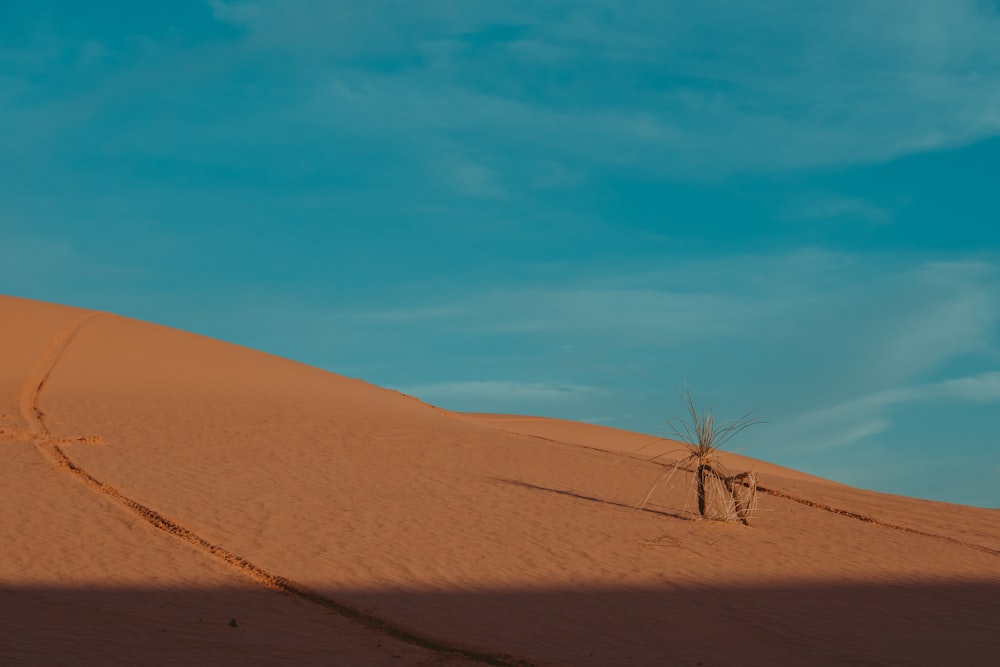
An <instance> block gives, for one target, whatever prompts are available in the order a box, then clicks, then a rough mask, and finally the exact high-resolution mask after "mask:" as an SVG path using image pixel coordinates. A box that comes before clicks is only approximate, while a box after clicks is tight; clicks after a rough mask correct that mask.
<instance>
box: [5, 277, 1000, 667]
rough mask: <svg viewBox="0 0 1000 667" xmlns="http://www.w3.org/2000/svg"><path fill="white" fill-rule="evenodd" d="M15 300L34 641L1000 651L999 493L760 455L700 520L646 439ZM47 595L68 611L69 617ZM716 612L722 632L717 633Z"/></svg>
mask: <svg viewBox="0 0 1000 667" xmlns="http://www.w3.org/2000/svg"><path fill="white" fill-rule="evenodd" d="M0 316H2V319H3V321H4V322H5V323H7V324H8V326H6V327H4V328H3V330H2V331H0V355H2V357H0V360H2V364H0V368H2V369H3V370H2V371H0V401H2V403H0V455H2V456H3V463H4V465H3V466H2V467H0V471H2V472H0V475H2V476H3V477H2V480H0V488H2V489H3V490H2V491H0V494H2V498H0V543H3V544H4V545H5V547H4V549H3V551H2V552H0V608H2V609H3V610H4V611H2V612H0V619H2V621H0V624H2V625H0V630H2V632H0V655H8V656H12V657H13V658H14V661H15V664H44V663H45V657H46V655H48V653H50V652H53V651H55V652H58V653H59V654H60V655H64V657H67V659H69V657H72V658H73V659H74V660H75V661H77V662H78V664H86V663H92V664H133V663H134V662H137V661H138V662H142V661H151V662H152V663H154V664H156V663H157V660H158V659H163V658H164V656H168V655H169V656H171V657H172V658H175V659H177V660H196V661H208V660H211V661H213V662H221V663H223V664H274V663H275V662H276V661H277V662H287V661H290V660H291V661H294V662H296V663H302V664H555V665H562V664H566V665H569V664H573V665H607V664H635V665H639V664H649V665H653V664H665V663H666V664H675V663H676V664H685V663H686V662H689V663H690V664H697V662H699V661H703V662H704V664H715V663H718V662H722V661H728V660H732V659H740V657H741V656H742V657H743V658H745V657H746V656H748V655H749V656H752V659H751V660H750V662H751V664H775V665H777V664H801V663H803V662H808V663H809V664H844V662H850V661H869V662H875V663H888V664H927V663H928V662H930V663H934V664H938V663H940V664H945V663H946V662H951V661H956V660H957V662H960V663H962V664H992V658H994V657H995V654H996V652H997V650H998V649H1000V643H998V639H997V638H996V636H995V628H996V627H997V625H998V624H1000V611H998V607H997V605H996V604H995V600H996V599H998V594H1000V511H997V510H982V509H977V508H970V507H963V506H955V505H947V504H942V503H932V502H929V501H920V500H915V499H911V498H903V497H899V496H889V495H885V494H877V493H872V492H865V491H860V490H857V489H853V488H851V487H847V486H844V485H840V484H835V483H832V482H828V481H825V480H820V479H817V478H815V477H811V476H809V475H804V474H802V473H798V472H796V471H791V470H788V469H785V468H781V467H779V466H773V465H770V464H766V463H763V462H757V461H753V460H751V459H746V458H745V457H735V456H734V462H735V467H740V468H741V469H743V468H746V467H747V466H748V465H750V464H752V465H754V466H755V467H756V469H757V470H758V471H759V473H760V479H761V481H760V486H761V491H762V493H763V495H762V498H761V508H760V514H759V517H758V518H757V520H756V522H755V524H754V525H753V526H751V527H749V528H747V527H744V526H734V525H728V524H720V523H716V522H707V521H700V520H696V517H695V515H694V513H693V511H692V510H693V507H692V506H691V505H692V503H691V496H690V493H689V489H688V488H687V485H686V483H684V484H675V485H673V486H672V487H671V488H668V489H663V490H661V491H659V492H658V493H656V494H654V495H653V497H652V499H651V500H652V502H651V503H650V504H649V505H647V506H646V507H645V508H644V509H643V510H638V509H635V508H634V506H635V505H636V503H637V501H638V500H640V499H641V498H642V496H643V495H644V494H645V493H646V491H647V490H648V488H649V486H650V484H652V483H653V481H654V480H655V479H656V478H657V477H658V476H659V475H660V473H661V471H662V466H661V465H658V464H655V463H651V462H649V461H647V460H646V458H648V454H647V453H646V451H647V450H643V451H642V452H640V449H639V448H640V447H642V446H643V444H645V443H648V441H649V438H648V436H643V435H640V434H634V433H629V432H625V431H619V430H616V429H608V428H605V427H600V426H594V425H587V424H575V423H568V422H561V421H558V420H548V419H542V418H529V417H517V416H501V415H472V414H459V413H449V412H447V411H445V410H441V409H439V408H434V407H433V406H429V405H426V404H424V403H421V402H420V401H418V400H414V399H413V398H411V397H407V396H404V395H401V394H399V393H397V392H394V391H391V390H386V389H381V388H378V387H375V386H372V385H370V384H367V383H364V382H361V381H359V380H352V379H348V378H344V377H341V376H338V375H335V374H332V373H328V372H325V371H321V370H318V369H315V368H310V367H308V366H304V365H302V364H298V363H295V362H291V361H288V360H284V359H280V358H277V357H273V356H271V355H267V354H264V353H260V352H256V351H253V350H249V349H246V348H241V347H239V346H235V345H231V344H227V343H222V342H220V341H215V340H211V339H208V338H204V337H201V336H197V335H194V334H189V333H185V332H182V331H178V330H174V329H169V328H166V327H161V326H157V325H152V324H148V323H143V322H139V321H136V320H131V319H128V318H123V317H119V316H116V315H111V314H106V313H92V312H87V311H82V310H79V309H75V308H70V307H66V306H57V305H53V304H45V303H40V302H33V301H27V300H23V299H16V298H12V297H0ZM662 446H664V447H669V446H670V444H669V443H664V444H663V445H662ZM685 482H686V480H685ZM44 618H61V619H63V627H60V628H59V629H58V635H59V637H58V639H56V638H54V636H53V635H54V634H56V631H55V630H54V629H53V628H52V627H51V626H50V625H47V624H43V623H40V622H39V621H40V619H44ZM956 619H960V621H961V622H960V623H956ZM230 621H232V622H230ZM720 622H721V623H723V625H724V627H725V635H726V639H725V641H720V640H719V638H718V637H717V636H712V633H708V634H705V633H703V632H699V628H703V627H705V626H706V625H710V624H712V623H716V624H718V623H720ZM251 630H252V631H251ZM47 652H48V653H47ZM164 661H165V662H169V661H170V660H164Z"/></svg>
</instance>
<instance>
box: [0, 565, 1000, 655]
mask: <svg viewBox="0 0 1000 667" xmlns="http://www.w3.org/2000/svg"><path fill="white" fill-rule="evenodd" d="M322 592H323V594H325V595H329V596H330V597H333V598H336V599H339V600H343V601H344V602H345V603H347V604H351V605H355V606H357V607H360V608H363V609H366V610H368V611H369V612H371V613H373V614H376V615H378V616H381V617H384V618H387V619H391V620H392V621H394V622H397V623H399V624H401V625H403V626H404V627H409V628H411V629H412V630H413V632H414V633H415V634H416V635H420V636H426V637H429V638H433V639H435V640H442V641H445V642H447V643H451V644H454V645H459V646H464V647H469V648H470V649H473V650H479V651H484V652H489V653H492V654H496V655H507V656H513V658H512V660H515V661H516V660H521V661H523V662H520V663H518V662H512V663H510V664H538V665H699V664H702V665H720V664H732V663H733V662H734V661H738V662H739V664H745V665H796V664H802V665H805V664H810V665H861V664H865V665H946V664H961V665H992V664H995V662H994V661H995V659H996V655H997V652H998V651H1000V634H998V633H997V632H996V629H997V628H998V627H1000V605H998V604H997V600H1000V582H990V583H978V584H977V583H944V582H940V583H921V582H909V583H905V584H903V583H900V584H836V583H829V584H816V583H812V584H800V585H787V586H784V585H783V586H753V585H749V584H747V585H740V586H730V587H698V588H694V587H683V586H678V587H661V588H623V589H614V588H600V589H588V588H586V587H583V586H581V587H580V588H579V589H574V590H571V589H554V590H545V589H537V590H519V589H513V590H476V591H448V590H443V591H406V590H354V591H347V590H342V591H336V590H329V591H322ZM232 620H238V624H232V623H230V621H232ZM401 646H402V648H403V649H413V648H414V647H412V646H407V645H401V644H400V643H399V642H395V641H392V640H390V639H389V638H387V637H385V636H382V635H380V634H379V633H378V632H377V631H376V630H373V629H371V628H368V627H364V626H362V625H358V624H354V623H350V622H348V621H346V620H344V619H343V618H341V617H339V616H337V615H336V614H333V613H331V612H330V611H328V610H325V609H322V608H320V607H318V606H316V605H311V604H309V603H308V602H305V601H302V600H299V599H295V598H293V597H292V596H289V595H284V594H281V593H275V592H271V591H265V590H253V589H251V588H247V589H242V588H237V589H223V590H213V589H198V588H194V587H192V588H190V589H177V588H162V589H142V588H131V589H130V588H59V587H32V586H11V585H6V586H4V585H0V663H3V664H5V665H6V664H12V665H58V664H74V665H87V664H102V665H112V664H114V665H140V664H145V665H164V664H233V665H236V664H239V665H274V664H302V665H339V664H343V665H349V664H395V665H406V664H428V665H429V664H448V665H465V664H470V665H471V664H477V661H476V660H474V659H470V658H468V657H462V656H460V655H455V654H448V653H447V652H444V653H443V652H440V651H433V650H426V649H421V648H419V647H417V649H418V650H419V651H422V653H419V654H414V653H409V654H408V653H406V651H405V650H401V649H400V647H401ZM359 661H362V662H359ZM486 664H488V663H486Z"/></svg>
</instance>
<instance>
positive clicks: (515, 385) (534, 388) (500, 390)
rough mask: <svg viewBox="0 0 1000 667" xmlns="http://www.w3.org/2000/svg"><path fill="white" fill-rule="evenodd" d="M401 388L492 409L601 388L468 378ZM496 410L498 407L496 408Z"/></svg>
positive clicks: (420, 395) (429, 397) (432, 399)
mask: <svg viewBox="0 0 1000 667" xmlns="http://www.w3.org/2000/svg"><path fill="white" fill-rule="evenodd" d="M397 389H398V390H399V391H402V392H403V393H406V394H411V395H413V396H416V397H418V398H420V399H423V400H426V401H429V402H431V403H435V402H439V401H440V402H442V403H444V402H447V403H448V404H451V405H455V404H458V405H460V406H464V407H463V408H462V409H475V407H470V406H478V407H479V409H487V410H488V409H491V406H509V405H512V404H525V403H536V402H542V403H548V404H551V403H552V402H567V401H571V400H576V399H579V398H580V397H581V396H595V395H599V394H600V393H602V392H601V390H600V389H598V388H597V387H589V386H583V385H577V384H565V383H550V382H518V381H510V380H465V381H455V382H434V383H429V384H420V385H408V386H404V387H398V388H397ZM492 409H496V408H492Z"/></svg>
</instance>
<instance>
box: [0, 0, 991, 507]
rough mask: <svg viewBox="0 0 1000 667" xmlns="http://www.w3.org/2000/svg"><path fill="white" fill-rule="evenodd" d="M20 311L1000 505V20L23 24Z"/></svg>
mask: <svg viewBox="0 0 1000 667" xmlns="http://www.w3.org/2000/svg"><path fill="white" fill-rule="evenodd" d="M0 128H3V130H2V132H0V155H2V156H3V159H2V160H0V201H2V202H3V205H2V207H0V258H2V261H0V292H4V293H7V294H12V295H17V296H24V297H29V298H36V299H43V300H49V301H56V302H60V303H69V304H73V305H78V306H83V307H89V308H98V309H104V310H109V311H112V312H117V313H120V314H123V315H129V316H132V317H138V318H142V319H146V320H151V321H154V322H159V323H162V324H168V325H171V326H176V327H180V328H183V329H188V330H192V331H196V332H199V333H203V334H207V335H210V336H215V337H218V338H222V339H225V340H229V341H233V342H237V343H240V344H244V345H248V346H251V347H255V348H259V349H263V350H266V351H268V352H272V353H275V354H279V355H282V356H287V357H291V358H293V359H297V360H300V361H303V362H306V363H309V364H312V365H316V366H319V367H322V368H325V369H328V370H331V371H334V372H337V373H342V374H345V375H350V376H354V377H360V378H363V379H365V380H368V381H370V382H373V383H375V384H379V385H382V386H387V387H393V388H397V389H400V390H402V391H405V392H407V393H411V394H414V395H416V396H418V397H420V398H422V399H424V400H427V401H429V402H432V403H434V404H437V405H440V406H442V407H446V408H451V409H458V410H478V411H492V412H515V413H526V414H540V415H549V416H556V417H564V418H569V419H577V420H589V421H594V422H597V423H602V424H608V425H612V426H619V427H623V428H628V429H633V430H638V431H644V432H649V433H654V434H655V433H657V432H658V428H659V427H660V425H661V424H662V423H663V421H664V420H665V419H666V418H668V417H670V416H673V415H675V414H678V413H679V412H680V411H681V409H682V405H681V402H680V400H679V398H678V397H677V395H676V394H675V391H674V388H675V387H677V386H682V385H683V384H684V383H685V382H687V383H689V384H690V385H691V387H692V389H693V391H694V393H695V394H696V396H697V397H699V398H700V400H702V401H705V402H710V403H711V404H712V405H713V407H714V409H715V412H716V414H717V415H718V416H720V417H725V416H736V415H738V414H741V413H743V412H745V411H747V410H750V409H758V410H759V411H760V412H761V414H762V415H763V416H764V417H766V418H767V419H768V420H769V423H768V424H765V425H761V426H758V427H755V428H754V429H751V430H750V431H747V432H746V433H745V434H744V436H745V437H742V438H741V440H739V441H736V442H734V443H733V445H734V447H735V448H737V449H739V450H740V451H742V453H745V454H748V455H751V456H757V457H759V458H763V459H766V460H771V461H775V462H778V463H782V464H785V465H789V466H793V467H796V468H799V469H802V470H806V471H809V472H812V473H815V474H819V475H824V476H827V477H830V478H833V479H836V480H839V481H843V482H847V483H850V484H855V485H859V486H862V487H865V488H874V489H878V490H882V491H888V492H894V493H903V494H907V495H915V496H921V497H927V498H933V499H939V500H947V501H952V502H962V503H970V504H979V505H984V506H992V507H1000V446H998V436H997V433H998V432H1000V333H998V321H1000V197H998V196H997V194H996V193H997V192H998V191H1000V175H998V174H1000V169H998V166H1000V3H997V2H983V1H962V0H939V1H936V0H935V1H931V0H898V1H890V0H882V1H876V2H872V1H871V0H864V1H857V0H843V1H839V2H817V3H802V2H798V1H796V0H787V1H784V0H782V1H778V0H767V1H765V2H760V3H745V2H738V1H736V0H709V1H705V2H699V3H691V2H688V1H687V0H648V1H647V0H631V1H629V2H603V3H602V2H588V1H584V0H575V1H574V0H566V1H552V2H528V1H517V0H513V1H511V2H504V3H485V2H480V3H476V2H460V1H457V0H456V1H448V0H427V1H426V2H420V3H412V2H387V1H383V0H369V1H368V2H365V3H357V2H337V1H335V0H330V1H324V0H314V1H307V0H281V1H279V0H226V1H223V0H211V1H203V0H197V1H196V0H177V1H176V2H171V3H152V4H150V3H134V2H124V1H121V2H103V3H88V4H86V5H84V4H82V3H77V2H74V1H69V0H66V1H63V2H44V1H40V0H31V1H27V0H3V2H0Z"/></svg>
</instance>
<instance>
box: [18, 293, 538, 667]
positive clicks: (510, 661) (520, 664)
mask: <svg viewBox="0 0 1000 667" xmlns="http://www.w3.org/2000/svg"><path fill="white" fill-rule="evenodd" d="M100 314H101V313H100V312H96V311H95V312H90V313H87V314H85V315H82V316H80V317H78V318H76V319H74V320H73V321H72V322H70V323H69V324H68V325H67V326H65V327H64V328H63V329H61V330H60V331H59V332H57V333H56V334H55V336H54V337H53V338H52V340H51V341H50V342H49V345H48V347H47V349H46V352H45V353H44V354H43V355H42V358H41V359H39V361H38V362H37V363H36V364H35V366H34V367H33V368H32V370H31V371H30V372H29V373H28V376H27V377H26V378H25V381H24V383H23V384H22V387H21V394H20V397H19V407H20V408H21V415H22V417H23V418H24V420H25V421H26V422H27V423H28V427H29V430H28V431H26V432H13V431H11V432H10V438H9V439H25V440H30V441H32V442H34V444H35V447H36V448H37V449H38V450H39V452H41V453H42V454H43V455H44V456H45V457H46V458H47V459H48V460H49V461H50V462H51V463H53V464H54V466H55V467H56V468H57V469H60V470H63V471H65V472H68V473H70V474H72V475H73V476H74V477H76V478H77V479H78V480H80V481H82V482H83V484H84V485H86V486H87V487H89V488H91V489H93V490H95V491H97V492H99V493H100V494H102V495H104V496H106V497H107V498H109V499H111V500H113V501H115V502H116V503H118V504H119V505H121V506H123V507H125V508H127V509H128V510H130V511H132V512H133V513H135V514H137V515H138V516H139V517H140V518H142V519H143V520H145V521H146V522H147V523H149V524H150V525H152V526H153V527H154V528H158V529H159V530H162V531H164V532H166V533H168V534H170V535H173V536H174V537H176V538H179V539H181V540H184V541H185V542H187V543H189V544H191V545H193V546H194V547H195V548H197V549H199V550H200V551H202V552H204V553H206V554H208V555H209V556H212V557H213V558H216V559H217V560H220V561H222V562H223V563H224V564H226V565H228V566H229V567H232V568H234V569H236V570H237V571H239V572H240V573H241V574H243V575H245V576H246V577H248V578H250V579H251V580H253V581H255V582H256V583H258V584H261V585H263V586H264V587H266V588H269V589H271V590H275V591H279V592H282V593H286V594H289V595H293V596H295V597H297V598H299V599H302V600H305V601H307V602H311V603H313V604H316V605H319V606H320V607H323V608H325V609H327V610H329V611H332V612H334V613H336V614H338V615H340V616H342V617H344V618H346V619H348V620H350V621H352V622H354V623H357V624H359V625H361V626H362V627H364V628H366V629H368V630H370V631H372V632H375V633H376V634H379V635H383V636H387V637H391V638H393V639H396V640H399V641H402V642H404V643H407V644H410V645H413V646H418V647H420V648H424V649H427V650H430V651H434V652H435V653H439V654H442V655H443V656H446V657H455V658H465V659H468V660H472V661H474V662H479V663H482V664H487V665H499V666H502V667H532V666H533V665H534V664H535V663H532V662H530V661H528V660H525V659H522V658H517V657H515V656H511V655H507V654H503V653H492V652H489V651H481V650H477V649H473V648H466V647H463V646H460V645H458V644H452V643H449V642H447V641H445V640H441V639H435V638H432V637H427V636H423V635H421V634H418V633H417V632H415V631H413V630H409V629H407V628H405V627H404V626H402V625H399V624H397V623H393V622H392V621H389V620H387V619H384V618H381V617H379V616H376V615H374V614H370V613H367V612H364V611H362V610H360V609H357V608H355V607H352V606H350V605H348V604H346V603H343V602H340V601H338V600H335V599H333V598H331V597H329V596H326V595H322V594H320V593H316V592H314V591H311V590H309V589H307V588H305V587H304V586H301V585H299V584H296V583H294V582H292V581H291V580H289V579H287V578H285V577H281V576H278V575H275V574H272V573H270V572H268V571H266V570H264V569H263V568H261V567H259V566H257V565H255V564H254V563H252V562H250V561H249V560H247V559H245V558H243V557H242V556H239V555H237V554H234V553H232V552H231V551H229V550H227V549H225V548H223V547H221V546H219V545H216V544H212V543H211V542H209V541H208V540H206V539H204V538H203V537H201V536H200V535H198V534H197V533H195V532H194V531H192V530H190V529H188V528H185V527H184V526H182V525H181V524H179V523H178V522H176V521H173V520H171V519H169V518H167V517H165V516H164V515H162V514H160V513H159V512H157V511H155V510H153V509H152V508H150V507H147V506H146V505H143V504H142V503H140V502H138V501H136V500H133V499H132V498H129V497H128V496H126V495H125V494H123V493H122V492H121V491H119V490H118V489H116V488H115V487H114V486H111V485H110V484H107V483H105V482H102V481H100V480H99V479H97V478H96V477H94V476H93V475H91V474H90V473H88V472H87V471H86V470H84V469H83V468H81V467H80V466H79V465H77V464H76V463H74V462H73V461H72V459H70V458H69V456H67V455H66V453H65V452H64V451H63V450H62V448H60V447H59V444H67V443H75V442H101V443H103V438H101V436H86V437H84V438H52V437H51V436H50V433H49V430H48V428H47V427H46V425H45V421H44V418H45V415H44V413H43V412H42V411H41V410H40V409H39V408H38V400H39V397H40V395H41V391H42V389H43V388H44V386H45V383H46V381H47V380H48V378H49V375H50V374H51V373H52V370H53V369H54V368H55V366H56V364H57V363H58V362H59V360H60V359H61V358H62V356H63V354H64V352H65V351H66V348H67V347H68V346H69V344H70V342H72V340H73V337H74V336H75V335H76V333H77V332H78V331H79V330H80V329H81V328H82V327H83V325H85V324H86V323H87V322H89V321H90V320H91V319H93V318H94V317H96V316H97V315H100ZM6 434H7V432H6V431H0V435H6ZM0 439H7V438H0Z"/></svg>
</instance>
